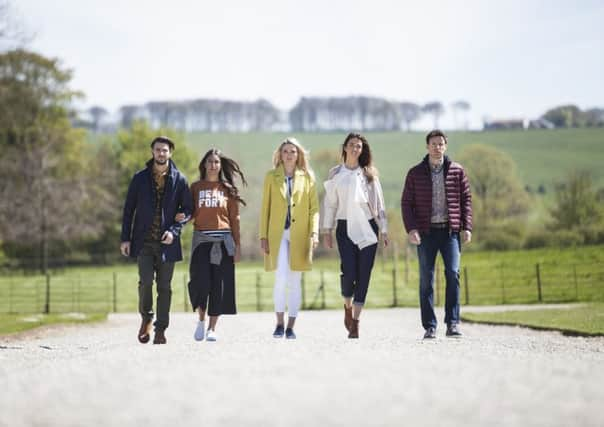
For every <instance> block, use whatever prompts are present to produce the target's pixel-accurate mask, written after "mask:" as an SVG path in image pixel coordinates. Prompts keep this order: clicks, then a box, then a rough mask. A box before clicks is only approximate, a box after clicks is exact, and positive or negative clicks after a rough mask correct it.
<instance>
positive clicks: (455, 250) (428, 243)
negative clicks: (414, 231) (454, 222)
mask: <svg viewBox="0 0 604 427" xmlns="http://www.w3.org/2000/svg"><path fill="white" fill-rule="evenodd" d="M438 251H440V254H441V256H442V259H443V262H444V264H445V279H446V282H447V287H446V292H445V323H446V324H447V325H451V324H456V323H459V260H460V257H461V245H460V241H459V233H449V229H447V228H431V229H430V233H421V244H420V245H419V246H418V247H417V257H418V259H419V304H420V309H421V314H422V326H423V327H424V329H428V328H436V324H437V321H436V315H435V314H434V264H435V262H436V255H437V253H438Z"/></svg>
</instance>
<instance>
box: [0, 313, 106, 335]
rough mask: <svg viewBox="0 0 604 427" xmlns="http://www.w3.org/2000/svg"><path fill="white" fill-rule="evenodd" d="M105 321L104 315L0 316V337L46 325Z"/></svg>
mask: <svg viewBox="0 0 604 427" xmlns="http://www.w3.org/2000/svg"><path fill="white" fill-rule="evenodd" d="M106 319H107V315H106V314H105V313H90V314H82V313H67V314H33V315H31V314H30V315H22V314H0V335H5V334H12V333H16V332H23V331H27V330H29V329H34V328H38V327H40V326H46V325H56V324H75V323H90V322H101V321H104V320H106Z"/></svg>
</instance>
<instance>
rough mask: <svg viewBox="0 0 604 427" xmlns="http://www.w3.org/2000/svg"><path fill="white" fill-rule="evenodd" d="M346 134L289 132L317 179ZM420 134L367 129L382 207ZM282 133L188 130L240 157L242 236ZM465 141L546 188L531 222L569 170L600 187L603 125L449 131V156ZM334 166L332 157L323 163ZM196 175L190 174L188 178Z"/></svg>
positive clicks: (418, 150)
mask: <svg viewBox="0 0 604 427" xmlns="http://www.w3.org/2000/svg"><path fill="white" fill-rule="evenodd" d="M345 135H346V134H345V133H344V132H342V133H322V134H317V133H306V134H305V133H302V134H294V135H293V136H296V137H297V138H298V139H299V140H300V141H301V142H302V144H303V145H304V146H305V147H306V148H307V149H309V150H310V152H311V164H312V165H313V168H315V170H316V172H317V175H318V178H319V182H322V179H323V178H324V173H325V170H326V168H327V166H326V165H318V164H317V161H316V160H314V161H313V159H317V158H324V157H325V151H326V150H331V151H332V152H333V153H334V156H335V153H337V152H338V150H339V149H340V146H341V144H342V142H343V140H344V137H345ZM424 135H425V134H424V133H419V132H411V133H399V132H388V133H367V134H366V136H367V138H368V140H369V143H370V145H371V147H372V150H373V154H374V158H375V163H376V165H377V167H378V168H379V170H380V179H381V181H382V185H383V187H384V194H385V198H386V204H387V206H388V207H389V208H390V209H392V210H393V211H395V212H398V209H399V203H400V194H401V189H402V183H403V179H404V176H405V174H406V172H407V170H408V169H409V168H410V167H411V166H413V165H414V164H416V163H417V162H418V161H419V159H421V158H422V157H423V155H424V154H425V153H426V150H425V141H424ZM285 136H287V135H285V134H277V133H240V134H237V133H235V134H233V133H228V134H226V133H216V134H209V133H192V134H188V135H187V139H188V141H189V143H190V144H191V145H192V147H193V148H194V150H195V151H196V152H197V153H199V156H200V157H201V155H202V154H203V153H204V152H205V151H206V150H207V149H208V148H210V147H213V146H215V147H218V148H220V149H221V150H222V151H224V152H225V153H226V154H227V155H228V156H231V157H233V158H235V159H236V160H238V161H239V163H240V164H241V166H242V168H243V170H244V171H245V173H246V176H247V178H248V181H249V184H250V185H249V187H248V188H247V189H245V190H244V191H243V195H244V197H245V198H246V200H247V201H248V206H247V207H246V208H244V209H243V211H242V221H243V223H244V224H246V225H247V229H246V230H245V231H244V233H246V234H254V233H255V232H256V227H255V224H256V223H257V215H258V212H259V210H260V206H259V205H260V200H259V199H260V197H261V192H262V179H263V176H264V173H265V172H266V171H267V170H268V169H269V168H270V167H271V155H272V152H273V150H274V149H275V147H276V146H277V145H278V144H279V142H280V141H281V140H282V139H283V138H284V137H285ZM468 144H486V145H490V146H494V147H496V148H497V149H499V150H501V151H504V152H506V153H508V154H509V155H510V156H511V157H512V158H513V159H514V161H515V162H516V165H517V170H518V174H519V175H520V179H521V180H522V181H523V183H524V184H525V185H528V186H530V187H531V188H532V189H533V190H536V189H537V188H538V187H539V186H541V185H542V186H543V187H544V188H545V196H544V197H536V198H535V200H534V203H535V205H534V207H533V209H532V212H533V214H532V215H531V219H530V220H531V222H532V223H538V222H540V221H543V216H544V215H545V214H546V213H547V210H546V208H545V206H546V204H547V203H548V202H549V201H550V200H551V199H552V194H553V189H554V185H555V184H556V183H557V182H561V181H563V180H564V178H565V175H566V174H567V173H568V172H570V171H571V170H573V169H582V170H588V171H590V172H591V173H592V174H593V177H594V180H595V183H596V185H597V187H599V188H601V187H604V168H602V167H601V164H602V161H603V160H604V129H562V130H526V131H521V130H520V131H518V130H517V131H490V132H450V133H449V151H448V154H449V155H450V156H451V157H452V158H453V159H454V158H455V156H456V154H458V153H459V152H460V150H462V149H463V147H464V146H466V145H468ZM328 163H333V164H335V161H333V162H328ZM194 178H195V177H190V179H191V181H192V180H193V179H194Z"/></svg>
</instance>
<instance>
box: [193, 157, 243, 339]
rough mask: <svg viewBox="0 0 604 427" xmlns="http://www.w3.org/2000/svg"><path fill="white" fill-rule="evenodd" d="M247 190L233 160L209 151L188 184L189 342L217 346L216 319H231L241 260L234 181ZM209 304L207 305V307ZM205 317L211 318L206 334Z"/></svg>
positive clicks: (236, 196)
mask: <svg viewBox="0 0 604 427" xmlns="http://www.w3.org/2000/svg"><path fill="white" fill-rule="evenodd" d="M237 176H238V178H239V179H240V180H241V183H242V184H243V185H247V183H246V181H245V177H244V176H243V172H242V171H241V169H240V167H239V165H238V164H237V162H235V161H234V160H232V159H230V158H228V157H226V156H225V155H224V154H223V153H222V152H221V151H220V150H218V149H215V148H212V149H210V150H209V151H208V152H207V153H206V154H205V155H204V156H203V158H202V159H201V162H200V163H199V177H200V179H199V181H196V182H194V183H193V184H192V185H191V194H192V195H193V215H192V218H193V226H194V228H195V231H194V233H193V243H192V247H191V265H190V276H191V280H190V282H189V297H190V300H191V305H192V306H193V310H197V313H198V315H199V322H198V323H197V327H196V329H195V334H194V338H195V340H197V341H202V340H203V339H204V337H205V338H206V340H207V341H216V340H217V335H216V323H217V322H218V317H219V316H220V315H221V314H236V313H237V308H236V304H235V264H234V263H236V262H238V261H239V259H240V257H241V242H240V237H239V236H240V233H239V204H242V205H245V201H244V200H243V199H242V198H241V196H240V195H239V189H238V188H237V186H236V185H235V178H236V177H237ZM208 300H209V302H208ZM206 313H207V314H208V315H209V317H210V321H209V325H208V327H207V331H206V325H205V318H206Z"/></svg>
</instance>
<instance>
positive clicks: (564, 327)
mask: <svg viewBox="0 0 604 427" xmlns="http://www.w3.org/2000/svg"><path fill="white" fill-rule="evenodd" d="M462 319H463V320H466V321H472V322H477V323H489V324H500V325H518V326H528V327H532V328H536V329H546V330H548V329H551V330H559V331H562V332H564V333H566V334H570V335H575V334H577V335H588V336H590V335H591V336H593V335H604V304H601V303H600V304H586V305H581V306H579V307H573V308H568V309H565V308H562V309H547V310H526V311H505V312H500V313H465V314H462Z"/></svg>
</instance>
